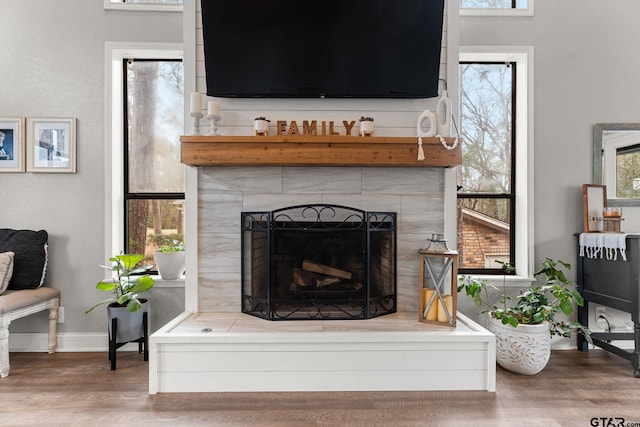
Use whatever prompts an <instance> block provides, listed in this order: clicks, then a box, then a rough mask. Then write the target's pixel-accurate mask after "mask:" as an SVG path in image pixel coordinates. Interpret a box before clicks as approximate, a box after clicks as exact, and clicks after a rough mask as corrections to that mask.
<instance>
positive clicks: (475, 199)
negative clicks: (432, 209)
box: [457, 47, 532, 277]
mask: <svg viewBox="0 0 640 427" xmlns="http://www.w3.org/2000/svg"><path fill="white" fill-rule="evenodd" d="M463 49H464V48H462V47H461V54H460V132H461V136H462V141H463V145H462V150H463V158H462V167H460V168H459V170H458V242H457V244H458V251H459V253H460V271H461V272H462V273H465V274H500V275H501V274H502V270H501V265H500V264H499V263H498V262H496V261H500V262H510V263H512V264H514V265H515V267H516V272H515V274H516V275H518V276H525V277H526V276H528V275H529V274H530V272H531V263H532V257H531V252H532V251H531V248H530V243H531V236H532V225H531V224H530V220H529V218H531V215H530V212H529V206H530V203H529V199H530V197H531V193H532V192H531V189H530V188H531V184H532V181H531V177H530V176H529V174H530V171H531V168H530V167H529V163H530V161H531V155H532V154H531V143H532V135H531V134H530V122H531V118H530V111H531V107H530V105H531V102H532V97H531V93H532V92H531V83H530V81H529V79H530V77H529V76H530V67H531V64H530V63H529V61H528V58H529V55H528V53H529V52H528V49H527V48H524V50H525V52H523V53H511V52H504V53H500V52H484V51H483V52H480V50H481V49H482V50H484V49H487V50H488V49H491V48H475V50H476V51H477V52H464V50H463Z"/></svg>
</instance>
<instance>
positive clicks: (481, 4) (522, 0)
mask: <svg viewBox="0 0 640 427" xmlns="http://www.w3.org/2000/svg"><path fill="white" fill-rule="evenodd" d="M533 2H534V0H460V3H459V7H460V15H476V16H498V15H511V16H514V15H515V16H532V15H533Z"/></svg>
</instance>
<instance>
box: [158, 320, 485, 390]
mask: <svg viewBox="0 0 640 427" xmlns="http://www.w3.org/2000/svg"><path fill="white" fill-rule="evenodd" d="M219 316H220V318H221V319H223V320H221V322H216V314H215V313H206V315H203V316H199V314H192V313H183V314H182V315H181V316H178V317H177V318H176V319H174V320H173V321H172V322H170V323H169V324H167V325H166V326H165V327H163V328H162V329H160V330H159V331H158V332H156V333H155V334H153V335H152V336H151V337H150V348H149V350H150V354H149V392H150V393H151V394H155V393H158V392H263V391H388V390H487V391H492V392H493V391H495V375H496V365H495V337H494V336H493V334H491V333H490V332H488V331H487V330H486V329H484V328H482V327H481V326H479V325H478V324H476V323H475V322H473V321H471V320H470V319H468V318H467V317H465V316H464V315H463V314H461V313H458V316H459V317H458V323H459V325H458V326H457V327H456V328H449V327H443V326H432V325H429V326H427V325H424V326H423V324H419V323H418V322H417V321H416V322H415V323H411V322H406V319H408V318H410V317H411V318H413V317H417V315H416V314H412V313H409V314H405V315H403V314H400V313H396V314H394V315H390V316H384V317H385V318H386V317H390V321H389V325H390V327H388V328H386V327H384V326H381V325H384V320H383V317H381V318H377V319H371V320H356V321H349V323H345V322H342V323H341V324H338V327H336V326H335V325H336V324H335V323H333V322H336V321H327V322H328V323H327V322H323V321H301V322H295V325H292V324H291V323H292V322H287V323H289V325H288V326H290V327H289V328H286V327H281V325H278V324H279V323H281V322H269V321H267V320H261V319H256V322H264V323H260V325H264V326H262V328H263V329H265V328H266V329H267V330H266V331H265V330H258V329H255V325H256V323H252V322H253V320H250V321H249V322H248V323H249V324H250V325H252V326H254V327H253V328H251V327H247V323H245V324H244V328H241V327H238V326H236V327H235V328H234V327H233V325H239V324H242V321H243V319H245V318H243V316H246V315H242V314H234V315H233V316H235V317H237V320H234V319H229V316H230V313H221V314H220V315H219ZM409 316H410V317H409ZM246 317H249V318H251V316H246ZM251 319H253V318H251ZM244 321H245V322H246V320H244ZM190 322H191V323H190ZM207 322H211V323H210V324H211V325H212V326H213V327H211V329H212V331H211V332H207V331H206V330H205V331H204V332H203V329H205V328H207ZM367 322H369V323H367ZM402 322H406V325H407V327H406V328H405V329H406V330H398V325H399V324H403V323H402ZM189 324H191V326H193V327H191V328H189V327H185V325H189ZM221 325H232V326H229V327H227V326H224V327H222V326H221ZM298 325H300V326H298ZM371 325H374V326H375V327H371ZM269 328H273V330H272V331H270V330H269ZM292 328H293V331H292ZM304 329H308V330H307V331H304Z"/></svg>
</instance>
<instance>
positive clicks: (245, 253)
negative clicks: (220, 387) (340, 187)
mask: <svg viewBox="0 0 640 427" xmlns="http://www.w3.org/2000/svg"><path fill="white" fill-rule="evenodd" d="M241 220H242V243H241V251H242V267H241V268H242V312H243V313H247V314H250V315H253V316H257V317H260V318H263V319H268V320H332V319H341V320H345V319H369V318H373V317H378V316H382V315H385V314H389V313H395V312H396V305H397V298H396V292H397V290H396V213H395V212H366V211H363V210H359V209H354V208H351V207H346V206H339V205H328V204H322V205H299V206H291V207H286V208H282V209H278V210H274V211H265V212H242V213H241Z"/></svg>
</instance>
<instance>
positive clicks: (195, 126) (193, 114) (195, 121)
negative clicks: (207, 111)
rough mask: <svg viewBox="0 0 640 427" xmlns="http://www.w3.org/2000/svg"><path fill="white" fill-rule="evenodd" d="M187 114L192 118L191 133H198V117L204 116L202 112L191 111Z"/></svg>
mask: <svg viewBox="0 0 640 427" xmlns="http://www.w3.org/2000/svg"><path fill="white" fill-rule="evenodd" d="M189 115H190V116H191V117H192V118H193V131H192V132H191V135H200V119H201V118H202V117H204V114H202V113H200V112H197V111H192V112H191V113H189Z"/></svg>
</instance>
